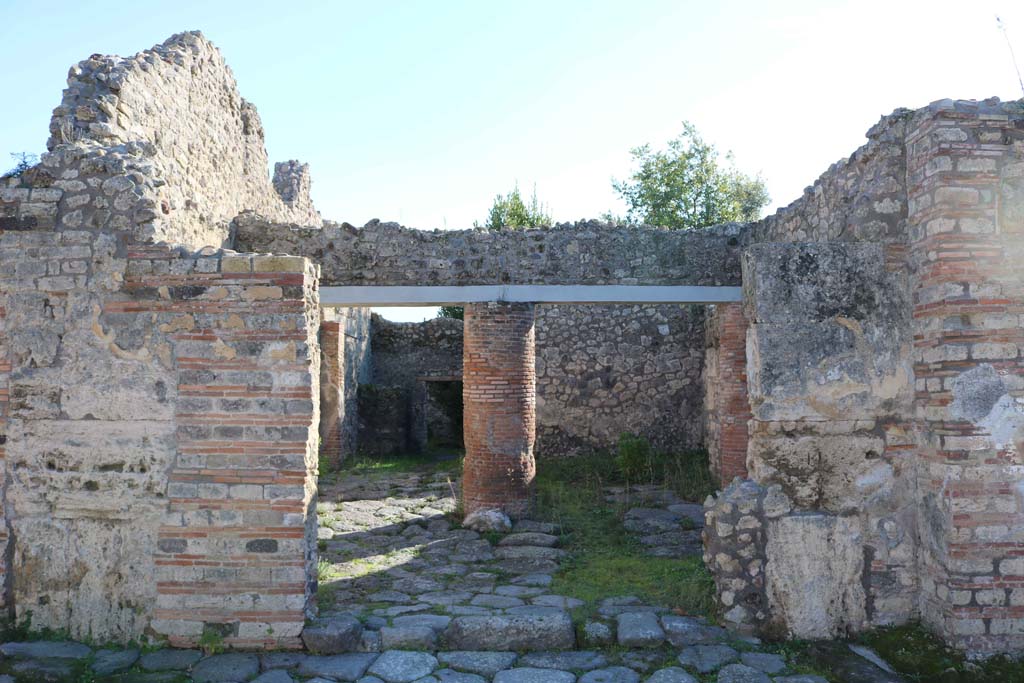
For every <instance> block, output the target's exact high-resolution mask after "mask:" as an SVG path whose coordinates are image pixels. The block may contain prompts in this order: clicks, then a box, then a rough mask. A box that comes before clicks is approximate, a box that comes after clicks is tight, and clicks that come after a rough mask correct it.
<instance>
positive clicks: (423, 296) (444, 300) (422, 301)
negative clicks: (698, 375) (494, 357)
mask: <svg viewBox="0 0 1024 683" xmlns="http://www.w3.org/2000/svg"><path fill="white" fill-rule="evenodd" d="M742 300H743V295H742V288H740V287H702V286H696V285H467V286H464V287H389V286H369V287H363V286H358V287H356V286H353V287H321V288H320V305H321V306H324V307H337V306H374V307H377V306H381V307H383V306H458V305H461V304H469V303H480V302H485V301H506V302H509V303H536V304H721V303H730V302H736V301H742Z"/></svg>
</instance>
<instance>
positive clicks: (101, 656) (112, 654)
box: [92, 649, 139, 676]
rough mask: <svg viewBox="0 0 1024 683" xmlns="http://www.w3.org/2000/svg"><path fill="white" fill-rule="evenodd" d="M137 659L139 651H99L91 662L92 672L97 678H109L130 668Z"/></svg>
mask: <svg viewBox="0 0 1024 683" xmlns="http://www.w3.org/2000/svg"><path fill="white" fill-rule="evenodd" d="M138 659H139V651H138V650H135V649H131V650H99V651H98V652H97V653H96V657H95V658H94V659H93V661H92V670H93V672H94V673H96V675H98V676H109V675H110V674H115V673H118V672H119V671H124V670H126V669H129V668H131V666H132V665H133V664H135V662H136V661H137V660H138Z"/></svg>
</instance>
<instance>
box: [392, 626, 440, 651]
mask: <svg viewBox="0 0 1024 683" xmlns="http://www.w3.org/2000/svg"><path fill="white" fill-rule="evenodd" d="M380 646H381V649H382V650H433V649H435V648H436V647H437V632H436V631H435V630H434V629H433V628H431V627H430V626H394V627H393V626H385V627H384V628H382V629H381V630H380Z"/></svg>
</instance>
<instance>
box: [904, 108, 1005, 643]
mask: <svg viewBox="0 0 1024 683" xmlns="http://www.w3.org/2000/svg"><path fill="white" fill-rule="evenodd" d="M948 104H949V106H948V107H947V106H944V107H941V108H940V107H935V108H934V109H933V111H932V112H931V113H929V114H928V115H926V116H923V117H921V120H919V122H918V125H917V126H916V127H915V129H914V130H913V131H911V132H910V133H908V139H907V145H908V160H907V176H908V191H909V194H910V207H911V211H910V215H909V223H910V237H911V244H910V257H911V263H912V265H913V267H914V275H915V288H914V346H915V357H914V360H915V362H914V375H915V381H916V412H917V420H918V430H917V431H918V448H919V457H920V464H919V467H918V472H919V482H918V491H919V513H918V514H919V532H920V534H921V549H920V559H919V563H920V571H919V574H920V576H921V591H922V599H921V611H922V619H923V620H924V622H925V623H926V624H928V625H929V626H930V627H931V628H932V629H933V630H935V631H937V632H938V633H939V634H940V635H942V636H943V637H944V638H945V639H946V641H947V642H949V643H950V644H952V645H955V646H957V647H960V648H963V649H967V650H970V651H973V652H976V653H981V652H1008V651H1019V650H1020V649H1021V648H1022V647H1024V509H1022V502H1021V491H1022V490H1024V457H1022V455H1024V454H1022V446H1024V407H1022V403H1024V357H1022V353H1021V351H1022V348H1024V331H1022V327H1021V319H1022V315H1024V281H1022V279H1021V270H1020V268H1021V257H1022V255H1024V204H1022V202H1021V197H1022V196H1024V134H1022V131H1021V130H1020V129H1019V127H1017V126H1015V125H1014V124H1015V122H1014V121H1012V120H1008V117H1007V116H1006V115H1005V114H1001V113H1000V112H999V111H998V109H996V110H993V109H992V108H990V107H988V105H987V103H974V104H968V103H962V104H957V105H955V106H954V105H952V103H948ZM979 107H983V108H988V109H989V110H988V111H984V110H983V109H979ZM1016 123H1018V124H1019V122H1016Z"/></svg>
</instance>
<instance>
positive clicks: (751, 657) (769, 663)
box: [740, 652, 786, 675]
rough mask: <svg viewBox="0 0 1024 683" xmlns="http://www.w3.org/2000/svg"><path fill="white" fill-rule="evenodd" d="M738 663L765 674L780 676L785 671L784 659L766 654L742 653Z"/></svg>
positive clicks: (780, 656)
mask: <svg viewBox="0 0 1024 683" xmlns="http://www.w3.org/2000/svg"><path fill="white" fill-rule="evenodd" d="M740 661H741V662H743V663H744V664H746V665H747V666H749V667H751V668H753V669H757V670H758V671H763V672H765V673H766V674H772V675H774V674H780V673H782V672H783V671H785V670H786V658H785V657H783V656H782V655H774V654H769V653H767V652H744V653H742V654H741V655H740Z"/></svg>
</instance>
